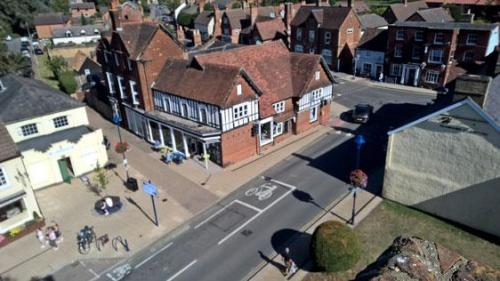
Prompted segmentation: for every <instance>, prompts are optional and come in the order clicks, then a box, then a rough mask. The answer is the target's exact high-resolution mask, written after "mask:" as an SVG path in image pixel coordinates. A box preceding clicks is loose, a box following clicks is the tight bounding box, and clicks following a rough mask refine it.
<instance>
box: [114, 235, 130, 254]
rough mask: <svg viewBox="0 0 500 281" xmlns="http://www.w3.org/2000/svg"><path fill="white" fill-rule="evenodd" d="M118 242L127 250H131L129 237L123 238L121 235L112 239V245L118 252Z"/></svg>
mask: <svg viewBox="0 0 500 281" xmlns="http://www.w3.org/2000/svg"><path fill="white" fill-rule="evenodd" d="M118 243H120V244H121V245H122V247H123V248H124V249H125V251H127V252H128V251H130V248H129V246H128V241H127V239H123V238H122V237H121V236H116V237H115V238H113V240H112V241H111V246H113V249H115V251H117V252H118V250H119V248H118V246H119V244H118Z"/></svg>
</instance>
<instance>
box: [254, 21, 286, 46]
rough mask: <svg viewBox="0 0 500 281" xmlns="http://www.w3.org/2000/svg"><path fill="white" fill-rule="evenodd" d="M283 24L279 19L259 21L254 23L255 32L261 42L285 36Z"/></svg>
mask: <svg viewBox="0 0 500 281" xmlns="http://www.w3.org/2000/svg"><path fill="white" fill-rule="evenodd" d="M285 29H286V28H285V23H284V22H283V20H282V19H281V18H275V19H272V20H266V21H259V22H256V23H255V30H256V31H257V32H258V33H259V35H260V38H261V39H262V40H263V41H267V40H272V39H275V38H276V37H277V36H278V37H279V36H280V35H282V36H284V35H285Z"/></svg>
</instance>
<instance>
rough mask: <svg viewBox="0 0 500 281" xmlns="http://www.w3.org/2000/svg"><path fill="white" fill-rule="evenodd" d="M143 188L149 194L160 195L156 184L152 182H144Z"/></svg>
mask: <svg viewBox="0 0 500 281" xmlns="http://www.w3.org/2000/svg"><path fill="white" fill-rule="evenodd" d="M143 190H144V192H146V193H147V194H149V195H151V196H156V195H158V191H157V188H156V185H154V184H152V183H144V184H143Z"/></svg>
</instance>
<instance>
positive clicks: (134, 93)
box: [129, 81, 139, 105]
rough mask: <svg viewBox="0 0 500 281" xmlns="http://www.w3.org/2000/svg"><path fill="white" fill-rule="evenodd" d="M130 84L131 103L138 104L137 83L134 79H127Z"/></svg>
mask: <svg viewBox="0 0 500 281" xmlns="http://www.w3.org/2000/svg"><path fill="white" fill-rule="evenodd" d="M129 84H130V92H131V93H132V103H133V104H136V105H137V104H139V93H138V92H137V89H136V86H137V83H135V82H134V81H129Z"/></svg>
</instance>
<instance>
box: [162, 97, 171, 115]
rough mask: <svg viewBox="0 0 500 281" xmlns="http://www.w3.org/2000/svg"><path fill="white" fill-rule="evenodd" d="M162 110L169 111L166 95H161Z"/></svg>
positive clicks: (168, 101)
mask: <svg viewBox="0 0 500 281" xmlns="http://www.w3.org/2000/svg"><path fill="white" fill-rule="evenodd" d="M163 110H164V111H165V112H170V111H171V109H170V100H169V99H168V98H167V97H163Z"/></svg>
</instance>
